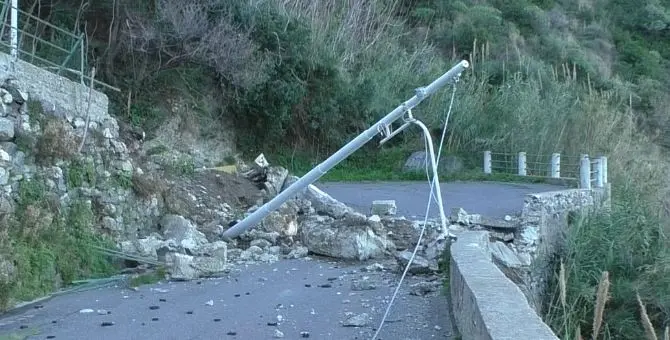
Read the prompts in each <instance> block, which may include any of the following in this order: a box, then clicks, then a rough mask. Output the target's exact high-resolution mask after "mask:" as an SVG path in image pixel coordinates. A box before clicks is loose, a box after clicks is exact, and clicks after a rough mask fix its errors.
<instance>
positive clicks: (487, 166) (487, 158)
mask: <svg viewBox="0 0 670 340" xmlns="http://www.w3.org/2000/svg"><path fill="white" fill-rule="evenodd" d="M491 168H492V166H491V151H484V173H485V174H487V175H490V174H491V172H492V169H491Z"/></svg>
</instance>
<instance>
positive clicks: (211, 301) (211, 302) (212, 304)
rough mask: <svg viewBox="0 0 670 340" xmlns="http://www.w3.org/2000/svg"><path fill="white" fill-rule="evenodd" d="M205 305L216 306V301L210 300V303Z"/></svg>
mask: <svg viewBox="0 0 670 340" xmlns="http://www.w3.org/2000/svg"><path fill="white" fill-rule="evenodd" d="M205 304H206V305H207V306H214V300H209V301H207V302H205Z"/></svg>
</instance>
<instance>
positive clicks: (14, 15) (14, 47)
mask: <svg viewBox="0 0 670 340" xmlns="http://www.w3.org/2000/svg"><path fill="white" fill-rule="evenodd" d="M18 2H19V1H18V0H12V5H11V7H10V13H11V14H10V16H11V18H10V23H11V26H12V27H11V32H10V40H11V42H10V43H11V49H10V52H9V53H10V56H11V57H12V60H11V62H12V69H14V63H16V61H17V60H18V56H19V52H18V50H19V28H18V26H19V13H18V11H17V8H18V7H19V4H18Z"/></svg>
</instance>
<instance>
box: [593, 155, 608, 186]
mask: <svg viewBox="0 0 670 340" xmlns="http://www.w3.org/2000/svg"><path fill="white" fill-rule="evenodd" d="M593 164H594V165H595V170H594V171H593V172H594V174H595V177H596V178H595V181H596V188H602V187H604V186H605V185H604V183H603V162H602V159H601V158H600V157H598V158H596V159H595V160H594V162H593Z"/></svg>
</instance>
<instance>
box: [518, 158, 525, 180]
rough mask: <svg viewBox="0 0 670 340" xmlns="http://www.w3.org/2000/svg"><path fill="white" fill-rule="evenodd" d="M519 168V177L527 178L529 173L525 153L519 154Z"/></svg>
mask: <svg viewBox="0 0 670 340" xmlns="http://www.w3.org/2000/svg"><path fill="white" fill-rule="evenodd" d="M518 168H519V176H526V174H527V171H526V153H525V152H519V157H518Z"/></svg>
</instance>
